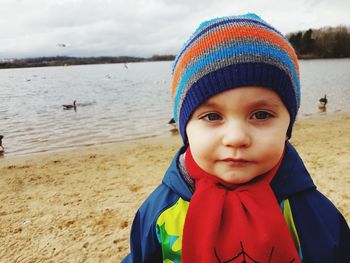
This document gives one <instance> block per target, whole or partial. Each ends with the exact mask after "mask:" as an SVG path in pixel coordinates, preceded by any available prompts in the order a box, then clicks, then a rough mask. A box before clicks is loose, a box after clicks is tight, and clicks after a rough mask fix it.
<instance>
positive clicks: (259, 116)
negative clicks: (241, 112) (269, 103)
mask: <svg viewBox="0 0 350 263" xmlns="http://www.w3.org/2000/svg"><path fill="white" fill-rule="evenodd" d="M272 116H273V115H272V114H271V113H269V112H267V111H257V112H255V113H254V114H253V116H252V119H255V120H266V119H270V118H271V117H272Z"/></svg>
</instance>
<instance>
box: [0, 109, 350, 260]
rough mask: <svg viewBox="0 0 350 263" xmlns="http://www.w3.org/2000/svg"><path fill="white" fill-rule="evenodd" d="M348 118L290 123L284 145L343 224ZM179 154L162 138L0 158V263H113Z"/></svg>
mask: <svg viewBox="0 0 350 263" xmlns="http://www.w3.org/2000/svg"><path fill="white" fill-rule="evenodd" d="M349 130H350V114H345V113H338V114H335V115H334V114H327V115H319V116H313V117H306V118H304V119H302V120H298V121H297V123H296V127H295V129H294V134H293V138H292V140H291V141H292V144H293V145H294V146H295V147H296V148H297V150H298V151H299V153H300V155H301V156H302V158H303V159H304V162H305V164H306V166H307V168H308V169H309V172H310V174H311V175H312V178H313V179H314V182H315V183H316V185H317V186H318V188H319V190H320V191H321V192H323V193H324V194H325V195H326V196H327V197H328V198H329V199H330V200H332V201H333V203H334V204H335V205H336V206H337V207H338V209H339V210H340V211H341V212H342V213H343V215H344V216H345V217H346V219H347V221H348V222H349V220H350V202H349V200H350V191H349V190H350V173H349V170H350V152H349V149H350V139H349V137H348V131H349ZM180 146H181V140H180V136H178V135H170V134H169V136H168V137H162V138H151V139H144V140H139V141H129V142H123V143H117V144H108V145H103V146H99V147H86V148H80V149H74V150H69V151H61V152H52V153H43V154H36V155H32V156H24V157H6V156H5V157H2V158H0V175H1V176H0V189H1V191H0V226H1V228H0V262H120V261H121V259H122V258H123V257H124V256H125V255H126V254H127V253H128V250H129V232H130V227H131V223H132V220H133V217H134V214H135V212H136V210H137V208H138V207H139V206H140V204H141V203H142V201H143V200H144V199H145V198H146V197H147V196H148V195H149V194H150V192H151V191H152V190H153V189H154V188H155V187H156V186H157V185H158V184H159V183H160V181H161V179H162V177H163V174H164V172H165V171H166V169H167V166H168V164H169V162H170V160H171V159H172V157H173V155H174V154H175V153H176V151H177V149H178V148H179V147H180Z"/></svg>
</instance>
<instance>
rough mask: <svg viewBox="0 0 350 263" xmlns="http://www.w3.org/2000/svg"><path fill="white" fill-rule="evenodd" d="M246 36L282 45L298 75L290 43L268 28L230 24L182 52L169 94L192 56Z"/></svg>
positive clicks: (172, 93) (296, 63) (172, 91)
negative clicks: (224, 42)
mask: <svg viewBox="0 0 350 263" xmlns="http://www.w3.org/2000/svg"><path fill="white" fill-rule="evenodd" d="M248 37H250V38H257V39H263V40H266V41H270V42H273V43H275V44H277V45H279V46H281V47H283V48H284V50H286V52H287V53H288V54H289V56H290V57H291V58H292V60H293V64H294V66H295V68H296V70H297V74H298V75H299V66H298V62H297V57H296V55H295V53H294V50H293V49H292V48H291V46H290V45H288V44H287V41H286V40H285V39H283V38H282V37H281V36H279V35H277V34H274V33H272V32H271V31H270V30H266V29H263V28H259V27H253V26H240V27H237V26H232V27H228V28H224V29H221V30H218V31H215V32H213V33H211V34H209V35H207V36H205V37H204V38H202V39H201V40H199V41H198V42H197V43H196V44H195V45H193V46H192V47H191V48H190V49H189V50H188V51H187V52H186V53H184V54H183V57H182V59H181V60H180V61H179V62H178V64H177V66H176V70H175V72H174V76H173V84H172V89H171V96H172V97H174V95H175V91H176V87H177V85H178V83H179V79H180V74H181V71H182V69H183V68H184V66H185V65H186V64H187V63H188V62H189V61H190V60H191V59H192V58H194V57H195V56H197V55H199V54H200V53H202V52H203V51H205V50H207V49H209V48H211V47H212V46H215V45H217V44H219V43H220V42H223V41H227V40H231V39H236V38H248Z"/></svg>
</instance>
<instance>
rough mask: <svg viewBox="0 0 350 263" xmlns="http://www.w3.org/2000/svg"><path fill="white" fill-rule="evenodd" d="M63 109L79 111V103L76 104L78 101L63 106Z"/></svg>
mask: <svg viewBox="0 0 350 263" xmlns="http://www.w3.org/2000/svg"><path fill="white" fill-rule="evenodd" d="M62 107H63V109H64V110H71V109H74V110H75V111H76V110H77V103H76V101H73V104H63V105H62Z"/></svg>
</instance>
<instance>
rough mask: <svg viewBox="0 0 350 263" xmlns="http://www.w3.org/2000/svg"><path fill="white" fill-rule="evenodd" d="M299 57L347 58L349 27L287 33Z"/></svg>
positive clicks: (349, 47)
mask: <svg viewBox="0 0 350 263" xmlns="http://www.w3.org/2000/svg"><path fill="white" fill-rule="evenodd" d="M287 37H288V39H289V41H290V43H291V44H292V45H293V47H294V49H295V50H296V52H297V55H298V57H299V58H349V57H350V28H349V27H345V26H338V27H327V28H321V29H316V30H315V29H309V30H307V31H305V32H297V33H291V34H288V36H287Z"/></svg>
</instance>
